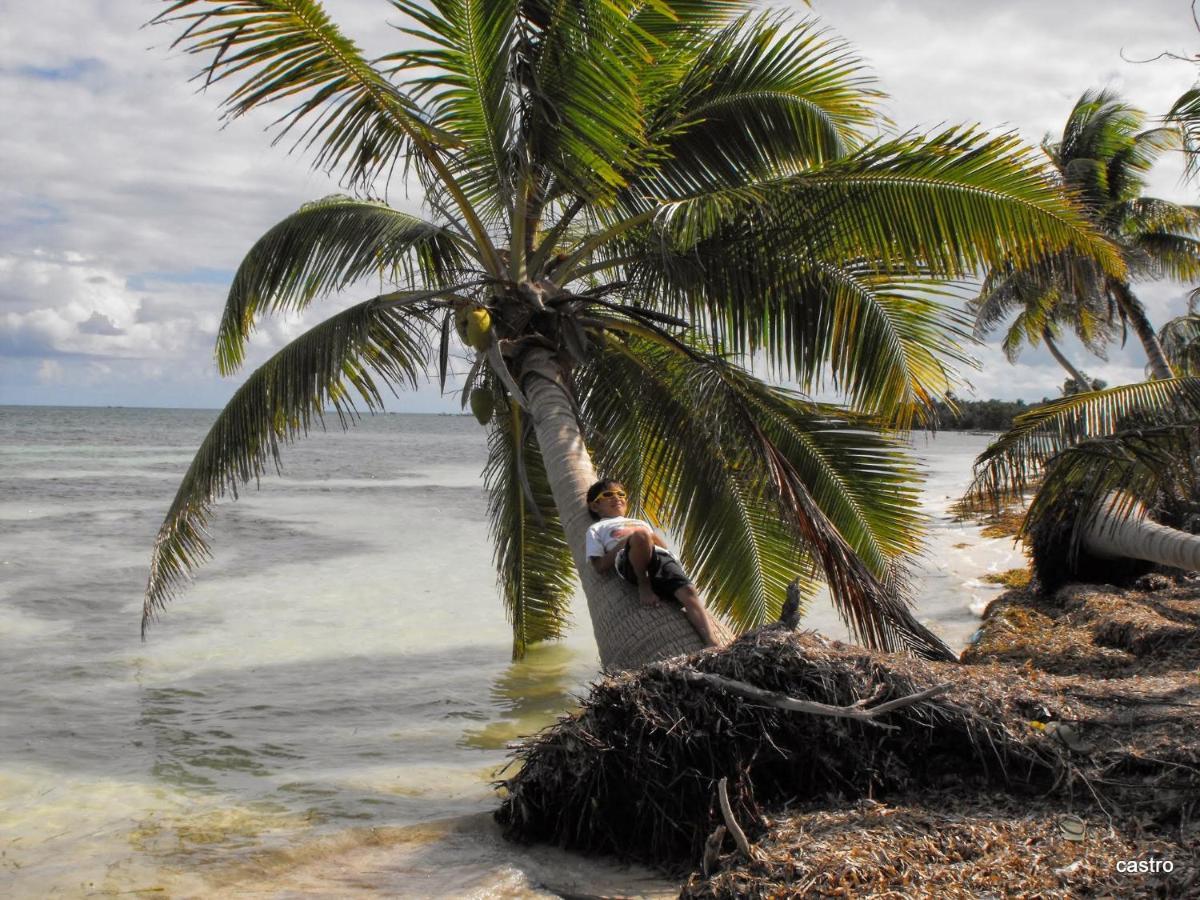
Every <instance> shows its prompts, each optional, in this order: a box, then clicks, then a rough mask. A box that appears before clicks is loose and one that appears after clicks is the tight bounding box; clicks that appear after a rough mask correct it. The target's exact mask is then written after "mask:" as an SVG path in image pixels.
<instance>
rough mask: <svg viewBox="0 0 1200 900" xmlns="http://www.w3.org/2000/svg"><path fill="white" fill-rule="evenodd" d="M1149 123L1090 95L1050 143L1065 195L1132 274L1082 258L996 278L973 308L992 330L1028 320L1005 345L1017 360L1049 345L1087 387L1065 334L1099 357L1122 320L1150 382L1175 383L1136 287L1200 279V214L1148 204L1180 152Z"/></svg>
mask: <svg viewBox="0 0 1200 900" xmlns="http://www.w3.org/2000/svg"><path fill="white" fill-rule="evenodd" d="M1145 118H1146V117H1145V114H1144V113H1142V112H1141V111H1139V110H1137V109H1134V108H1133V107H1131V106H1129V105H1128V104H1126V103H1123V102H1122V101H1121V100H1120V99H1119V98H1118V97H1117V96H1116V95H1115V94H1113V93H1111V92H1109V91H1087V92H1086V93H1084V94H1083V96H1081V97H1080V98H1079V101H1078V102H1077V103H1076V104H1075V107H1074V108H1073V109H1072V110H1071V114H1070V116H1068V117H1067V123H1066V126H1065V127H1064V128H1063V133H1062V137H1061V139H1060V140H1058V141H1055V142H1051V141H1049V140H1047V141H1046V142H1044V143H1043V145H1042V147H1043V149H1044V150H1045V152H1046V154H1047V156H1048V157H1049V158H1050V160H1051V162H1052V163H1053V164H1054V167H1055V168H1056V169H1057V171H1058V173H1059V177H1060V178H1061V180H1062V183H1063V186H1064V187H1065V188H1066V189H1067V190H1068V191H1069V192H1071V193H1072V194H1073V195H1074V196H1075V197H1077V198H1078V199H1079V200H1080V201H1081V202H1082V204H1083V206H1084V208H1085V209H1086V210H1087V212H1088V215H1089V217H1090V218H1091V220H1092V221H1093V222H1094V223H1095V225H1096V227H1097V229H1098V230H1100V231H1101V232H1102V233H1103V234H1104V235H1105V236H1106V237H1108V239H1109V240H1111V241H1112V242H1113V244H1114V245H1115V246H1116V247H1117V248H1118V250H1119V251H1120V253H1121V256H1122V258H1123V259H1124V261H1125V264H1126V267H1127V273H1128V274H1127V276H1125V277H1122V276H1119V275H1114V274H1112V273H1109V272H1105V271H1103V269H1102V268H1101V267H1100V266H1098V265H1097V264H1096V262H1095V260H1094V259H1091V258H1089V257H1088V256H1087V255H1086V254H1082V255H1081V254H1077V253H1073V252H1072V253H1058V254H1050V255H1048V256H1046V257H1045V258H1043V259H1041V260H1039V261H1037V262H1036V263H1035V264H1034V265H1031V266H1020V265H1014V264H1013V263H1012V262H1006V263H1004V264H1003V265H1001V266H999V267H996V268H993V269H992V270H991V271H990V272H989V273H988V276H987V279H986V280H985V283H984V290H983V292H982V293H981V294H980V296H979V298H977V299H976V300H975V301H974V309H975V312H976V326H977V330H979V331H987V330H990V329H991V328H992V327H994V326H995V325H997V324H999V323H1000V322H1001V321H1003V320H1004V318H1005V317H1006V316H1007V315H1008V314H1010V313H1011V312H1012V311H1013V310H1014V309H1017V310H1020V311H1021V316H1022V317H1023V319H1018V322H1017V323H1016V324H1015V325H1014V326H1013V328H1012V329H1010V331H1009V334H1008V336H1007V337H1006V340H1005V350H1006V352H1008V353H1009V358H1010V359H1012V358H1014V356H1015V352H1016V350H1017V349H1018V348H1019V346H1020V342H1021V340H1022V339H1024V340H1029V341H1030V342H1036V341H1038V340H1039V339H1041V340H1046V342H1047V346H1048V347H1049V348H1050V350H1051V352H1052V353H1053V354H1054V355H1055V358H1056V359H1058V360H1059V362H1060V363H1061V364H1062V365H1063V366H1064V368H1066V369H1067V370H1068V371H1069V372H1070V373H1071V376H1072V378H1076V379H1077V380H1078V374H1079V373H1078V370H1076V369H1075V367H1074V366H1072V365H1070V363H1068V362H1067V361H1066V360H1065V358H1064V357H1062V355H1061V353H1060V352H1058V348H1057V347H1056V346H1055V345H1054V343H1053V338H1054V337H1056V336H1057V333H1056V332H1057V327H1058V326H1060V325H1061V324H1064V323H1069V324H1070V325H1071V326H1072V327H1073V328H1074V330H1075V332H1076V333H1077V334H1078V335H1079V337H1080V339H1081V340H1082V341H1083V343H1084V344H1085V346H1087V347H1088V348H1089V349H1091V350H1093V351H1095V350H1097V349H1100V347H1101V346H1102V345H1103V343H1104V341H1105V340H1107V338H1108V337H1109V336H1110V332H1111V330H1110V328H1108V327H1107V325H1108V324H1111V322H1112V321H1113V314H1112V313H1113V311H1114V310H1115V311H1116V313H1117V314H1118V315H1119V317H1120V320H1121V321H1122V322H1125V323H1127V324H1128V325H1130V326H1132V328H1133V330H1134V333H1135V334H1136V335H1137V336H1138V339H1139V340H1140V341H1141V343H1142V346H1143V347H1144V348H1145V351H1146V358H1147V360H1148V362H1149V365H1148V368H1149V371H1150V373H1151V376H1152V377H1154V378H1169V377H1171V375H1172V374H1173V373H1172V370H1171V366H1170V363H1169V361H1168V360H1167V358H1166V356H1165V355H1164V353H1163V348H1162V345H1161V344H1160V343H1159V340H1158V336H1157V334H1156V333H1155V330H1154V327H1153V326H1152V325H1151V324H1150V321H1149V320H1148V319H1147V317H1146V313H1145V310H1144V309H1143V307H1142V304H1141V303H1140V302H1139V301H1138V299H1137V297H1136V295H1135V294H1134V292H1133V289H1132V287H1131V282H1132V281H1136V280H1140V279H1160V278H1173V279H1177V280H1181V281H1190V280H1195V279H1197V278H1200V241H1197V236H1198V235H1200V211H1198V210H1197V209H1196V207H1193V206H1183V205H1180V204H1177V203H1171V202H1169V201H1166V200H1159V199H1156V198H1153V197H1144V196H1142V191H1143V190H1144V189H1145V186H1146V174H1147V172H1148V171H1149V169H1150V167H1151V166H1152V165H1153V164H1154V162H1155V161H1156V160H1157V159H1158V157H1159V156H1160V155H1161V154H1162V153H1163V152H1164V151H1166V150H1168V149H1171V148H1174V147H1178V146H1179V142H1180V133H1179V131H1178V130H1177V129H1176V128H1174V127H1162V128H1153V129H1149V130H1144V125H1145Z"/></svg>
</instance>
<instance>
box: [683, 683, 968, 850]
mask: <svg viewBox="0 0 1200 900" xmlns="http://www.w3.org/2000/svg"><path fill="white" fill-rule="evenodd" d="M669 671H670V672H671V674H673V675H675V676H677V677H679V678H682V679H683V680H684V681H689V682H692V683H693V684H706V685H709V686H711V687H715V688H717V689H718V690H722V691H726V692H727V693H730V694H736V695H738V696H739V697H745V698H747V699H749V700H754V701H756V702H758V703H762V704H763V705H765V706H774V707H775V708H777V709H786V710H789V711H790V712H801V713H808V714H809V715H813V716H832V717H834V718H835V719H855V720H856V721H859V722H866V723H868V724H870V725H874V726H876V727H877V728H892V729H894V728H895V726H893V725H887V724H885V723H883V722H879V721H877V719H878V718H879V716H882V715H886V714H887V713H890V712H895V711H896V710H898V709H904V708H905V707H906V706H912V705H913V704H914V703H920V702H921V701H922V700H928V699H930V698H931V697H937V696H939V695H940V694H944V693H946V691H948V690H950V685H949V684H938V685H935V686H934V687H931V688H927V689H926V690H923V691H918V692H917V693H915V694H908V695H907V696H904V697H897V698H896V699H895V700H889V701H888V702H886V703H880V704H879V705H878V706H867V704H868V703H873V702H874V701H875V700H877V699H878V698H879V692H878V691H877V692H876V693H875V694H874V695H872V696H871V697H866V698H864V699H862V700H859V701H858V702H856V703H853V704H851V705H850V706H831V705H830V704H828V703H817V702H816V701H815V700H797V699H796V698H795V697H789V696H788V695H787V694H784V693H781V692H779V691H765V690H763V689H762V688H758V687H755V686H754V685H752V684H747V683H746V682H744V681H737V680H735V679H733V678H724V677H722V676H720V675H713V674H712V673H710V672H696V671H694V670H691V669H682V668H681V669H671V670H669ZM730 830H731V831H732V829H730Z"/></svg>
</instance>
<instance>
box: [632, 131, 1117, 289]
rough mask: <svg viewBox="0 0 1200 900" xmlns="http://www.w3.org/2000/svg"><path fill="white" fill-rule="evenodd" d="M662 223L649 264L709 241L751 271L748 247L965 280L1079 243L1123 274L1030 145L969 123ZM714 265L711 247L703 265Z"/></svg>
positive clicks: (747, 188) (725, 195)
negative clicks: (665, 253) (986, 269)
mask: <svg viewBox="0 0 1200 900" xmlns="http://www.w3.org/2000/svg"><path fill="white" fill-rule="evenodd" d="M655 224H656V225H657V229H656V231H655V232H654V237H655V243H654V244H653V245H652V247H650V248H647V250H648V256H650V258H652V259H657V258H658V257H659V256H660V255H661V253H662V251H663V250H664V249H667V250H670V251H674V252H678V253H680V254H687V253H695V252H703V250H705V249H706V248H709V247H711V248H712V250H711V256H712V257H716V256H717V253H716V250H717V248H718V247H722V246H724V247H729V248H731V249H732V250H734V251H736V252H734V253H731V254H730V259H731V261H732V263H731V264H736V265H738V266H739V267H741V268H748V267H750V266H753V265H765V262H764V261H763V260H760V259H758V258H754V257H747V254H749V253H754V252H756V251H755V248H758V249H757V253H759V254H762V253H764V252H766V251H765V249H764V248H770V249H769V252H770V253H771V254H772V256H779V255H781V254H782V255H784V256H788V255H792V256H793V257H797V258H800V259H805V258H814V257H815V258H817V259H821V260H825V261H829V262H832V263H834V264H837V263H839V262H841V261H843V260H847V259H862V260H866V261H868V262H872V261H884V260H886V261H887V267H888V269H889V270H891V271H901V272H910V273H921V274H922V275H927V276H932V277H935V278H937V277H940V278H957V277H965V276H969V275H971V274H972V273H974V272H975V271H976V270H978V269H981V268H984V267H987V266H991V265H997V264H1001V263H1005V262H1008V263H1011V264H1015V265H1018V266H1021V265H1027V264H1033V263H1034V262H1035V261H1037V260H1038V259H1039V258H1041V257H1043V256H1044V255H1045V254H1047V253H1052V252H1057V251H1060V250H1062V249H1064V248H1071V249H1072V250H1075V251H1077V252H1079V253H1081V254H1085V255H1087V256H1089V257H1091V258H1094V259H1095V260H1097V261H1098V263H1099V264H1100V265H1101V266H1102V267H1103V268H1104V270H1105V271H1108V272H1111V273H1112V274H1115V275H1121V274H1123V273H1124V264H1123V263H1122V261H1121V259H1120V255H1119V254H1118V253H1117V251H1116V250H1115V248H1114V247H1113V246H1112V245H1111V244H1109V243H1108V242H1107V241H1105V240H1104V239H1103V238H1101V237H1100V236H1099V235H1098V234H1097V233H1096V231H1095V229H1094V227H1093V226H1092V225H1091V224H1090V223H1089V221H1088V220H1087V218H1086V216H1085V215H1084V214H1083V212H1082V211H1081V210H1079V209H1078V208H1076V207H1075V206H1073V205H1072V204H1070V203H1069V202H1067V201H1066V200H1065V199H1064V198H1063V195H1062V193H1061V192H1060V190H1059V189H1058V188H1057V187H1056V186H1055V184H1054V183H1053V181H1052V180H1051V178H1050V177H1049V174H1048V173H1047V172H1046V171H1045V169H1044V167H1042V166H1039V165H1038V164H1037V163H1036V161H1035V159H1034V157H1033V154H1032V151H1031V150H1030V149H1029V148H1026V147H1024V146H1023V145H1021V144H1020V142H1019V141H1018V140H1017V138H1016V137H1014V136H1012V135H1005V136H1001V137H999V138H990V137H987V136H986V135H984V134H982V133H980V132H976V131H973V130H970V129H951V130H949V131H946V132H943V133H941V134H937V135H933V136H931V137H928V138H914V137H906V138H901V139H898V140H894V141H887V142H880V143H876V144H872V145H869V146H868V147H866V148H863V149H862V150H860V151H858V152H856V153H854V154H853V155H851V156H848V157H845V158H843V159H839V160H832V161H830V162H828V163H826V164H824V165H822V166H819V167H815V168H813V169H811V170H809V171H806V172H803V173H801V174H798V175H791V176H784V177H779V178H774V179H768V180H760V181H754V182H750V183H748V184H746V185H743V186H741V187H739V188H736V189H733V188H731V189H727V190H713V191H705V192H700V193H698V194H696V195H695V196H693V197H690V198H685V199H681V200H678V201H675V202H672V203H667V204H663V205H662V207H661V208H660V209H659V211H658V214H657V218H656V223H655ZM655 251H657V252H655ZM718 262H719V260H716V259H710V257H709V254H705V264H706V265H709V266H712V265H717V264H718ZM751 271H753V270H751ZM768 271H770V270H768Z"/></svg>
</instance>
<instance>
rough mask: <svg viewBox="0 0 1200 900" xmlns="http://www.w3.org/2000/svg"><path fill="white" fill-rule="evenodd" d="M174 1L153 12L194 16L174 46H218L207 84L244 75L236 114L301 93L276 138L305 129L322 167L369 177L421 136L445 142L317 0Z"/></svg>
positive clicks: (231, 100)
mask: <svg viewBox="0 0 1200 900" xmlns="http://www.w3.org/2000/svg"><path fill="white" fill-rule="evenodd" d="M169 2H170V5H169V6H168V7H167V9H166V10H165V11H163V12H162V13H160V14H159V15H158V16H156V17H155V18H154V20H153V21H154V23H155V24H157V23H174V22H182V23H186V24H187V28H186V30H185V31H184V32H183V34H182V35H180V37H179V38H177V39H176V40H175V42H174V45H173V46H183V47H184V49H185V50H186V52H188V53H196V54H202V55H211V61H210V62H209V64H208V65H207V67H206V68H205V71H204V73H203V74H204V76H205V84H209V83H213V82H218V81H223V80H225V79H226V78H240V79H241V83H240V84H238V85H237V86H236V87H235V88H234V89H233V90H232V91H231V93H230V94H229V96H228V98H227V99H226V101H225V105H226V107H227V109H228V112H227V115H229V116H231V117H237V116H241V115H244V114H245V113H247V112H249V111H250V110H251V109H253V108H255V107H256V106H262V105H264V104H269V103H274V102H278V101H280V100H287V101H292V100H295V99H296V98H297V97H299V98H301V99H300V101H299V102H298V103H297V104H296V105H295V106H293V107H292V108H291V109H290V110H288V112H286V113H284V114H283V115H282V116H280V118H279V119H278V120H277V121H278V124H280V125H282V129H281V132H280V134H279V137H278V138H276V140H279V139H282V138H283V137H284V136H286V135H287V134H289V133H290V132H291V131H292V130H293V129H295V128H303V129H304V130H303V132H302V133H301V135H300V138H299V140H298V142H299V143H304V144H306V145H308V146H310V147H315V148H316V165H317V166H318V167H322V168H326V167H327V168H339V167H340V168H343V169H345V170H346V171H347V172H348V173H349V174H351V175H352V176H355V177H358V178H362V179H363V180H369V179H370V177H372V176H373V175H374V174H377V173H378V172H379V171H381V170H385V169H386V168H387V167H389V166H390V165H391V164H392V162H393V161H394V160H395V159H397V158H398V157H399V156H400V155H401V154H402V153H403V151H404V149H405V146H406V144H407V142H408V141H409V140H411V139H412V138H414V137H416V138H417V139H418V140H419V141H423V142H429V143H435V144H436V143H438V142H441V141H443V140H444V139H445V138H446V137H447V136H446V135H442V134H439V133H438V132H437V131H436V130H435V129H433V128H431V127H430V125H429V124H428V123H427V122H425V121H423V119H422V116H421V114H420V112H419V110H418V109H417V107H416V105H415V104H414V103H413V102H412V100H411V99H409V98H408V97H406V96H404V95H403V94H402V93H401V92H400V91H398V90H397V89H396V87H395V86H394V85H392V84H390V83H388V82H387V81H386V80H385V79H384V78H383V77H382V76H381V75H380V74H379V73H378V72H376V71H375V69H373V68H372V67H371V65H370V64H369V63H368V62H367V61H366V60H365V59H364V58H363V56H362V54H361V52H360V51H359V49H358V47H357V46H356V45H355V44H354V42H353V41H351V40H350V39H348V38H347V37H346V36H345V35H343V34H342V33H341V31H340V30H339V29H338V28H337V27H336V26H335V25H334V24H333V23H332V22H331V21H330V19H329V17H328V15H327V14H326V13H325V10H324V9H323V8H322V6H321V4H320V3H318V2H316V0H225V2H220V3H218V2H215V0H169Z"/></svg>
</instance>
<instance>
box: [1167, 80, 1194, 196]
mask: <svg viewBox="0 0 1200 900" xmlns="http://www.w3.org/2000/svg"><path fill="white" fill-rule="evenodd" d="M1166 121H1167V122H1169V123H1171V124H1173V125H1174V126H1175V127H1177V128H1178V129H1179V130H1180V133H1181V135H1182V140H1183V151H1184V174H1185V175H1186V176H1187V177H1188V178H1192V179H1194V178H1195V177H1196V174H1197V172H1200V87H1193V88H1191V89H1190V90H1187V91H1184V92H1183V93H1182V94H1180V95H1179V99H1178V100H1176V101H1175V103H1174V104H1173V105H1172V106H1171V109H1170V111H1169V112H1168V113H1167V115H1166Z"/></svg>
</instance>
